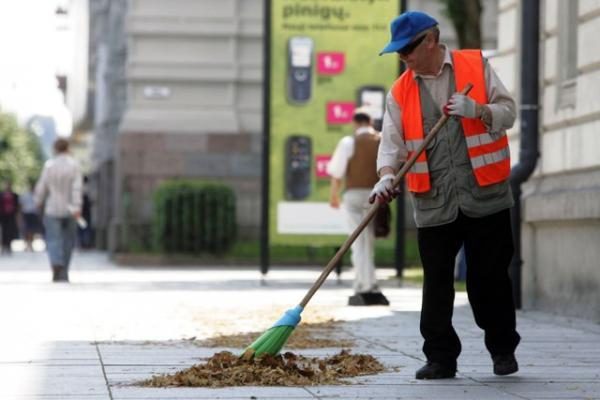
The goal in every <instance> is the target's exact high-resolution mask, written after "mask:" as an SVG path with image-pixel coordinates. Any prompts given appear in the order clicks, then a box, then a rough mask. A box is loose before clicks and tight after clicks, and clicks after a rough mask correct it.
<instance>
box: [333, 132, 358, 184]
mask: <svg viewBox="0 0 600 400" xmlns="http://www.w3.org/2000/svg"><path fill="white" fill-rule="evenodd" d="M353 155H354V138H353V137H352V136H344V137H343V138H342V140H340V141H339V142H338V144H337V146H336V148H335V151H334V152H333V156H331V160H329V163H328V164H327V173H328V174H329V176H331V177H333V178H336V179H342V178H343V177H344V176H346V168H348V161H350V158H352V156H353Z"/></svg>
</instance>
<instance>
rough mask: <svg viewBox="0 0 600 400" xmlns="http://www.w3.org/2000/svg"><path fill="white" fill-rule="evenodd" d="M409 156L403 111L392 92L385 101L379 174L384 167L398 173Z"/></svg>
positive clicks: (378, 157) (378, 161) (378, 158)
mask: <svg viewBox="0 0 600 400" xmlns="http://www.w3.org/2000/svg"><path fill="white" fill-rule="evenodd" d="M407 156H408V150H407V148H406V145H405V144H404V132H403V130H402V110H400V107H399V106H398V103H396V100H395V99H394V96H392V92H391V91H390V92H388V94H387V97H386V100H385V114H383V125H382V130H381V143H380V144H379V151H378V153H377V172H378V173H379V171H381V168H383V167H392V168H393V169H394V171H398V170H399V169H400V166H401V164H402V163H403V162H404V161H406V158H407Z"/></svg>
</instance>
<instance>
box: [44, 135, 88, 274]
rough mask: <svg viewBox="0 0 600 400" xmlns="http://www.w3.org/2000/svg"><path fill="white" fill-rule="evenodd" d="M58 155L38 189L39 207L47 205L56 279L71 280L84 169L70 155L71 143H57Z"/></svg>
mask: <svg viewBox="0 0 600 400" xmlns="http://www.w3.org/2000/svg"><path fill="white" fill-rule="evenodd" d="M54 152H55V156H54V157H53V158H52V159H50V160H48V161H46V164H45V165H44V169H43V170H42V175H41V177H40V179H39V181H38V183H37V185H36V188H35V199H36V203H37V204H38V206H40V207H41V206H42V204H45V205H44V227H45V229H46V248H47V249H48V257H49V259H50V265H51V267H52V280H53V281H54V282H68V281H69V264H70V262H71V253H72V251H73V247H74V245H75V235H76V220H78V219H79V218H81V199H82V197H81V185H82V177H81V171H80V168H79V165H78V163H77V161H76V160H75V159H74V158H73V157H72V156H71V155H70V154H69V142H68V141H67V140H66V139H62V138H61V139H57V140H56V141H55V142H54Z"/></svg>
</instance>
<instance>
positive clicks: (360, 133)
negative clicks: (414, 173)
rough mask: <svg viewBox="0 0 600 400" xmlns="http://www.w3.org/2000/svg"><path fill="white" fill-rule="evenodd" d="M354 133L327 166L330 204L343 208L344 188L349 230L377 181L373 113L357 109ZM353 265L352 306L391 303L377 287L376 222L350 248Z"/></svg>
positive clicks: (364, 209) (365, 207) (357, 221)
mask: <svg viewBox="0 0 600 400" xmlns="http://www.w3.org/2000/svg"><path fill="white" fill-rule="evenodd" d="M352 121H353V126H354V134H353V135H352V136H345V137H343V138H342V139H341V140H340V141H339V142H338V144H337V146H336V148H335V151H334V153H333V155H332V157H331V161H330V162H329V164H328V165H327V172H328V174H329V175H330V176H331V190H330V196H329V204H330V205H331V207H333V208H339V207H340V203H341V202H340V192H341V191H342V187H345V189H344V194H343V206H344V208H345V209H346V213H347V215H348V223H349V225H350V229H351V230H354V229H356V227H357V226H358V225H359V224H360V222H361V221H362V220H363V218H364V217H365V216H366V214H367V213H368V211H369V208H370V207H369V203H368V200H369V195H370V193H371V188H372V187H373V185H374V184H375V183H376V182H377V171H376V160H377V148H378V147H379V141H380V135H379V132H377V131H375V129H373V127H372V124H371V116H370V115H369V113H368V112H367V110H366V109H364V108H358V109H356V110H355V112H354V116H353V119H352ZM351 260H352V266H353V267H354V272H355V278H354V295H352V296H351V297H350V298H349V299H348V304H349V305H351V306H370V305H389V301H388V299H387V298H386V297H385V296H384V295H383V293H381V291H380V290H379V287H378V286H377V278H376V276H375V232H374V226H373V221H371V223H370V224H369V225H368V226H367V228H366V229H365V230H364V231H363V232H362V233H361V234H360V235H359V236H358V237H357V239H356V240H355V241H354V243H353V244H352V247H351Z"/></svg>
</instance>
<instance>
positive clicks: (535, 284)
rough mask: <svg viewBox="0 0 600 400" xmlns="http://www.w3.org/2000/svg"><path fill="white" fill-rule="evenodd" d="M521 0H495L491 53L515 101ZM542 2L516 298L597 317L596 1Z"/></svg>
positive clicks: (599, 154) (599, 8)
mask: <svg viewBox="0 0 600 400" xmlns="http://www.w3.org/2000/svg"><path fill="white" fill-rule="evenodd" d="M521 5H522V1H516V0H504V1H500V5H499V23H498V38H499V40H498V43H499V46H498V54H497V56H496V57H495V58H494V59H493V62H494V65H495V66H496V68H497V69H498V70H499V72H500V74H501V76H502V77H503V79H504V80H505V82H508V84H509V87H510V89H511V90H512V91H513V92H514V93H515V94H516V97H517V99H518V98H519V93H518V92H519V91H518V88H519V86H520V85H519V79H520V78H519V66H520V64H519V62H520V60H519V57H520V56H519V49H520V43H519V31H520V29H521V27H520V9H521ZM540 8H541V12H540V18H541V21H540V25H541V32H540V44H539V50H540V53H539V54H540V70H539V88H540V99H539V100H540V113H539V126H540V129H539V151H540V157H539V159H538V161H537V166H536V170H535V172H534V174H533V176H532V177H531V178H530V179H529V181H528V182H527V183H526V184H524V185H523V195H522V203H521V204H522V241H521V243H522V255H523V261H524V263H523V273H522V277H523V285H522V286H523V305H524V307H527V308H538V309H544V310H549V311H555V312H559V313H563V314H570V315H574V316H581V317H586V318H591V319H595V320H600V247H599V246H598V243H600V136H598V131H599V130H600V98H599V97H598V96H597V93H598V91H599V90H600V53H598V52H597V51H594V49H595V48H597V46H596V45H594V40H595V39H594V38H595V34H596V33H598V32H600V3H598V2H597V1H593V0H578V1H574V0H573V1H557V0H554V1H550V0H546V1H543V0H542V1H541V2H540ZM515 126H516V128H515V129H514V131H513V132H511V139H512V140H511V147H512V156H513V159H514V160H516V159H517V158H518V148H519V147H518V136H517V133H518V124H516V125H515Z"/></svg>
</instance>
